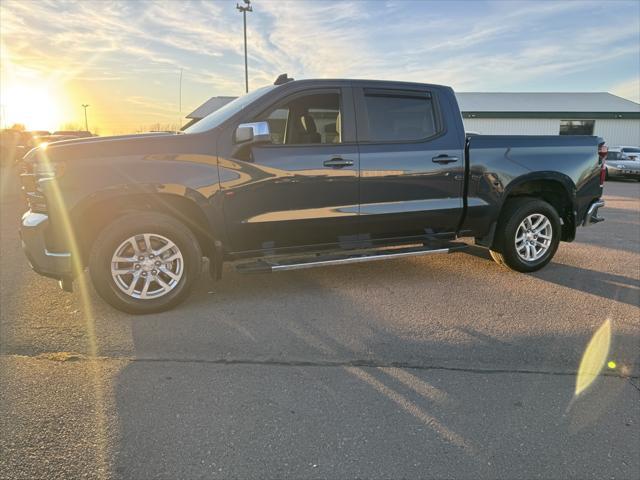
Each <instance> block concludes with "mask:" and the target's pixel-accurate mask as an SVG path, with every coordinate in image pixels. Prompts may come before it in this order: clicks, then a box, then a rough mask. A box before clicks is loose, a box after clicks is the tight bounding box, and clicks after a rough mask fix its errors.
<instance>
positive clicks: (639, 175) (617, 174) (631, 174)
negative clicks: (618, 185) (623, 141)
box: [607, 166, 640, 180]
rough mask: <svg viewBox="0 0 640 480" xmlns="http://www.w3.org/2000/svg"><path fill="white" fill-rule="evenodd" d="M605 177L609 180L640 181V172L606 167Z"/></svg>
mask: <svg viewBox="0 0 640 480" xmlns="http://www.w3.org/2000/svg"><path fill="white" fill-rule="evenodd" d="M607 175H608V176H609V178H633V179H636V180H638V179H640V170H632V169H625V168H617V167H612V166H608V167H607Z"/></svg>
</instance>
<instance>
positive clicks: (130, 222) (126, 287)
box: [89, 212, 202, 314]
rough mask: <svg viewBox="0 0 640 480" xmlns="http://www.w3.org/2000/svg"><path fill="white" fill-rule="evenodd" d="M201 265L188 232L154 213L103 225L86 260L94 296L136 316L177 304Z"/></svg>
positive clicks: (193, 239) (178, 223)
mask: <svg viewBox="0 0 640 480" xmlns="http://www.w3.org/2000/svg"><path fill="white" fill-rule="evenodd" d="M201 265H202V253H201V251H200V246H199V244H198V241H197V239H196V238H195V236H194V235H193V233H192V232H191V231H190V230H189V229H188V228H187V227H186V226H185V225H183V224H182V223H180V222H178V221H177V220H175V219H174V218H172V217H170V216H168V215H164V214H161V213H156V212H148V213H147V212H141V213H132V214H128V215H125V216H123V217H121V218H119V219H117V220H116V221H114V222H113V223H112V224H110V225H108V226H107V227H106V228H105V229H104V230H103V231H102V232H101V233H100V234H99V235H98V239H97V240H96V242H95V243H94V245H93V248H92V250H91V255H90V257H89V273H90V275H91V279H92V281H93V284H94V286H95V288H96V290H97V291H98V293H99V294H100V296H101V297H102V298H104V299H105V300H106V301H107V302H108V303H109V304H111V305H112V306H113V307H115V308H117V309H118V310H122V311H124V312H128V313H138V314H141V313H154V312H160V311H164V310H168V309H170V308H172V307H174V306H176V305H177V304H178V303H180V302H182V301H183V300H184V299H185V298H186V297H187V295H188V294H189V291H190V290H191V287H192V286H193V284H194V282H195V281H196V279H197V278H198V276H199V274H200V269H201Z"/></svg>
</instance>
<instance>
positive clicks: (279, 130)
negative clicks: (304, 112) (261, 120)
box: [267, 108, 289, 145]
mask: <svg viewBox="0 0 640 480" xmlns="http://www.w3.org/2000/svg"><path fill="white" fill-rule="evenodd" d="M288 118H289V109H288V108H278V109H276V110H274V111H273V112H271V114H270V115H269V116H268V117H267V122H268V123H269V131H270V132H271V143H273V144H275V145H282V144H283V143H284V136H285V133H286V131H287V119H288Z"/></svg>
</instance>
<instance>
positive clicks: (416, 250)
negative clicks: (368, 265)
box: [236, 243, 468, 273]
mask: <svg viewBox="0 0 640 480" xmlns="http://www.w3.org/2000/svg"><path fill="white" fill-rule="evenodd" d="M465 248H468V245H467V244H466V243H445V244H442V245H441V246H438V247H433V246H428V247H427V246H419V247H415V246H414V247H405V248H388V249H384V250H369V251H365V252H362V251H360V252H358V253H338V254H336V253H325V254H317V255H315V256H309V257H299V258H286V259H282V260H279V261H276V260H264V259H261V260H257V261H255V262H249V263H241V264H239V265H237V266H236V271H238V272H240V273H270V272H279V271H283V270H301V269H303V268H313V267H324V266H328V265H344V264H347V263H360V262H371V261H374V260H387V259H392V258H403V257H417V256H419V255H431V254H434V253H452V252H457V251H459V250H464V249H465Z"/></svg>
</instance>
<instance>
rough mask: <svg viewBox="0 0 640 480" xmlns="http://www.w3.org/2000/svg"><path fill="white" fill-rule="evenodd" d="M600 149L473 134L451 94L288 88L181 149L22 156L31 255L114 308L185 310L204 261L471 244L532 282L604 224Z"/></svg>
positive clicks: (131, 142) (578, 142)
mask: <svg viewBox="0 0 640 480" xmlns="http://www.w3.org/2000/svg"><path fill="white" fill-rule="evenodd" d="M605 150H606V147H604V142H603V141H602V139H600V138H597V137H592V136H482V135H474V136H468V137H467V136H466V135H465V131H464V127H463V124H462V117H461V115H460V110H459V109H458V105H457V102H456V98H455V95H454V93H453V90H452V89H451V88H449V87H445V86H439V85H429V84H421V83H404V82H387V81H369V80H301V81H292V80H291V79H288V78H286V75H285V76H280V77H279V78H278V80H276V82H275V83H274V84H273V85H269V86H266V87H263V88H260V89H258V90H255V91H253V92H252V93H249V94H247V95H245V96H243V97H240V98H238V99H236V100H234V101H232V102H231V103H229V104H227V105H225V106H224V107H222V108H220V109H219V110H217V111H215V112H213V113H212V114H210V115H209V116H207V117H206V118H204V119H202V120H201V121H200V122H198V123H196V124H194V125H192V126H191V127H189V128H188V129H187V130H186V131H184V132H182V133H180V134H146V135H131V136H120V137H106V138H88V139H80V140H70V141H65V142H60V143H53V144H50V145H48V146H46V147H39V148H36V149H34V150H32V151H31V152H29V153H28V154H27V155H26V156H25V159H24V164H25V173H24V174H23V175H22V182H23V189H24V191H25V194H26V197H27V199H28V203H29V211H28V212H27V213H25V214H24V216H23V218H22V227H21V236H22V242H23V246H24V251H25V253H26V256H27V258H28V259H29V262H30V264H31V266H32V267H33V269H34V270H35V271H36V272H38V273H40V274H42V275H46V276H49V277H53V278H56V279H58V280H59V281H60V285H61V286H62V288H63V289H65V290H70V289H71V288H72V285H73V281H74V279H75V278H77V277H78V276H79V275H81V274H82V272H83V271H84V269H85V268H87V267H88V269H89V273H90V276H91V278H92V281H93V284H94V286H95V288H96V290H97V291H98V292H99V294H100V295H101V296H102V297H103V298H104V299H105V300H106V301H107V302H109V303H110V304H111V305H113V306H114V307H116V308H118V309H121V310H124V311H128V312H132V313H148V312H157V311H161V310H166V309H168V308H171V307H173V306H175V305H176V304H178V303H179V302H180V301H182V300H183V299H184V298H185V297H186V296H187V294H188V292H189V291H190V289H191V287H192V286H193V285H194V283H195V282H196V281H197V279H198V276H199V274H200V273H201V271H202V269H203V268H202V266H203V257H207V258H208V259H209V262H208V264H209V269H210V272H211V274H212V275H213V276H214V277H215V278H220V276H221V271H222V264H223V262H233V263H235V264H236V268H237V269H238V270H239V271H241V272H269V271H277V270H291V269H299V268H305V267H312V266H319V265H331V264H343V263H351V262H361V261H368V260H380V259H388V258H398V257H407V256H413V255H424V254H430V253H446V252H451V251H455V250H457V249H459V248H462V247H464V246H465V244H463V243H456V242H453V240H455V239H456V238H459V237H475V242H476V244H478V245H481V246H484V247H487V248H489V249H490V250H491V255H492V256H493V258H494V259H495V260H496V261H497V262H498V263H500V264H503V265H506V266H508V267H510V268H512V269H514V270H517V271H520V272H531V271H534V270H537V269H539V268H541V267H543V266H544V265H545V264H547V263H548V262H549V261H550V260H551V258H552V257H553V255H554V254H555V252H556V249H557V248H558V243H559V242H560V241H561V240H562V241H568V242H570V241H572V240H573V239H574V237H575V233H576V227H578V226H581V225H588V224H590V223H595V222H598V221H600V218H598V216H597V211H598V208H600V207H602V206H603V205H604V202H603V201H602V200H601V195H602V189H603V181H604V173H605V170H604V168H605V165H604V159H605V157H606V151H605Z"/></svg>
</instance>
